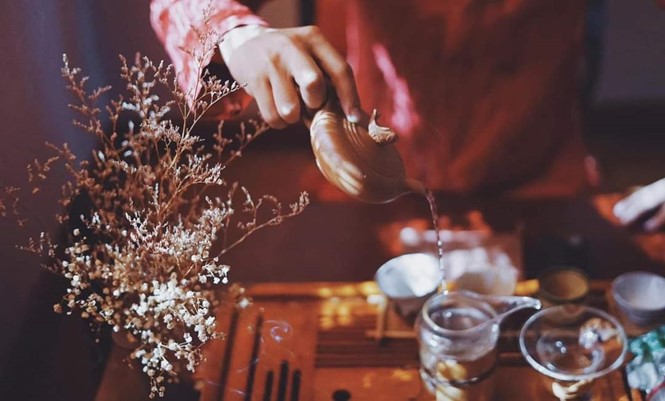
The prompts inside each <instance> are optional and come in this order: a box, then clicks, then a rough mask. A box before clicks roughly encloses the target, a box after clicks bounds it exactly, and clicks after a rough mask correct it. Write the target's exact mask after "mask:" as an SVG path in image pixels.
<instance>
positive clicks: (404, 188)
mask: <svg viewBox="0 0 665 401" xmlns="http://www.w3.org/2000/svg"><path fill="white" fill-rule="evenodd" d="M377 119H378V113H377V112H376V110H375V111H374V112H373V113H372V116H371V117H369V118H367V117H365V118H364V119H363V120H364V121H361V122H359V123H357V124H356V123H351V122H349V120H347V119H346V117H345V116H344V113H343V112H342V109H341V107H340V106H339V103H338V102H337V100H336V99H335V98H332V99H329V100H328V102H327V103H326V104H325V105H324V106H323V108H321V109H320V110H317V111H316V112H314V114H313V116H312V118H311V120H309V119H305V122H306V123H309V124H308V125H309V130H310V138H311V143H312V150H313V151H314V156H315V157H316V164H317V166H318V167H319V170H320V171H321V173H323V175H324V176H325V177H326V179H327V180H328V181H330V182H331V183H332V184H333V185H335V186H336V187H337V188H339V189H340V190H341V191H342V192H344V193H345V194H347V195H349V196H351V197H353V198H356V199H358V200H361V201H364V202H369V203H387V202H390V201H393V200H395V199H396V198H398V197H400V196H402V195H404V194H406V193H409V192H418V193H425V187H424V186H423V184H421V183H420V182H418V181H416V180H412V179H410V178H407V177H406V172H405V170H404V164H403V163H402V159H401V158H400V155H399V153H398V152H397V149H396V148H395V145H394V142H395V140H396V139H397V135H396V134H395V132H393V131H392V130H391V129H390V128H387V127H382V126H380V125H379V124H378V123H377Z"/></svg>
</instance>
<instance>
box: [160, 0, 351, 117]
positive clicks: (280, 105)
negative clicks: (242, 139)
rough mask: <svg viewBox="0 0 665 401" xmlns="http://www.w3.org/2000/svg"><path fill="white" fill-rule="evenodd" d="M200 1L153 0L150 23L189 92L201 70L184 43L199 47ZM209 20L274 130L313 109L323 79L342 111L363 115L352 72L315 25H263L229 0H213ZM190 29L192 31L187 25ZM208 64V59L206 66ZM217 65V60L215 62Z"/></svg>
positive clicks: (229, 60) (323, 92)
mask: <svg viewBox="0 0 665 401" xmlns="http://www.w3.org/2000/svg"><path fill="white" fill-rule="evenodd" d="M205 4H206V2H204V1H196V0H153V2H152V5H151V16H152V17H151V19H152V24H153V28H154V29H155V31H156V32H157V35H158V36H159V37H160V39H161V40H162V42H163V43H164V46H165V47H166V51H167V52H168V53H169V56H171V59H172V60H173V64H174V66H175V68H176V70H177V71H178V72H179V73H180V74H181V78H180V84H181V86H182V87H183V88H185V90H195V89H196V88H194V85H195V84H196V81H197V78H198V74H199V73H200V68H195V63H193V60H192V57H191V56H189V55H187V54H186V53H184V52H183V51H181V50H180V49H181V48H183V47H185V48H188V49H193V50H195V51H197V50H199V51H200V50H201V49H200V45H199V43H198V35H197V34H196V32H197V31H202V30H203V29H204V28H205V27H206V25H205V24H204V21H203V18H202V14H203V11H204V8H205ZM213 6H214V7H215V11H214V12H213V15H212V18H210V20H209V24H208V27H210V26H212V28H213V29H215V31H216V33H217V34H222V35H224V34H225V35H224V38H223V41H222V44H221V45H220V47H221V53H222V55H223V56H224V58H223V62H225V63H226V64H227V66H228V68H229V71H230V72H231V75H232V76H233V78H234V79H235V80H236V81H238V83H240V84H244V85H246V86H245V90H246V91H247V92H248V93H249V94H250V95H251V96H252V97H254V98H255V99H256V102H257V104H258V106H259V110H260V112H261V115H262V116H263V118H264V120H266V122H267V123H268V124H269V125H270V126H272V127H274V128H283V127H285V126H286V125H288V124H293V123H296V122H298V121H299V120H300V112H301V107H302V106H301V105H304V106H306V107H308V108H310V109H317V108H319V107H321V106H322V105H323V103H324V102H325V100H326V98H327V93H326V91H327V82H330V84H331V86H332V88H333V89H334V90H335V92H336V94H337V96H338V98H339V100H340V103H341V105H342V108H343V109H344V112H345V114H346V115H347V117H348V118H349V120H351V121H352V122H356V121H359V119H360V117H361V111H360V101H359V98H358V93H357V90H356V85H355V81H354V78H353V73H352V72H351V69H350V67H349V65H348V64H347V63H346V61H345V60H344V58H343V57H342V56H341V55H339V53H337V51H336V50H335V49H334V48H333V47H332V45H331V44H330V43H329V42H328V41H327V40H326V39H325V38H324V37H323V35H322V34H321V33H320V31H319V30H318V29H317V28H316V27H301V28H290V29H268V28H262V27H266V25H267V24H266V23H265V22H264V21H263V20H261V19H260V18H258V17H256V16H255V15H253V14H252V12H251V10H250V9H249V8H248V7H246V6H243V5H241V4H239V3H238V2H235V1H231V0H216V1H214V2H213ZM192 27H193V29H192ZM211 60H212V61H214V59H212V57H208V58H207V59H206V60H205V64H208V63H210V61H211ZM218 61H220V62H222V60H221V57H220V60H218Z"/></svg>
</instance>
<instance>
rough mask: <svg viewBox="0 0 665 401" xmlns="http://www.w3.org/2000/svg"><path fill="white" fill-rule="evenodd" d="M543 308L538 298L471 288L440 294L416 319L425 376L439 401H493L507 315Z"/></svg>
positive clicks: (433, 298)
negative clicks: (502, 327)
mask: <svg viewBox="0 0 665 401" xmlns="http://www.w3.org/2000/svg"><path fill="white" fill-rule="evenodd" d="M525 308H535V309H539V308H540V302H539V301H538V300H537V299H534V298H529V297H516V296H487V295H479V294H476V293H473V292H468V291H450V292H443V293H440V294H436V295H434V296H432V297H431V298H430V299H428V300H427V302H426V303H425V305H424V306H423V308H422V311H421V313H420V315H419V317H418V319H417V321H416V332H417V333H418V344H419V350H420V374H421V377H422V379H423V382H424V383H425V385H426V387H427V388H428V390H429V391H430V392H431V393H433V394H436V399H437V401H489V400H490V399H491V396H492V393H493V389H494V381H493V372H494V368H495V366H496V361H497V349H496V343H497V340H498V338H499V324H500V323H501V320H502V319H503V318H504V317H506V316H507V315H509V314H511V313H513V312H516V311H518V310H521V309H525Z"/></svg>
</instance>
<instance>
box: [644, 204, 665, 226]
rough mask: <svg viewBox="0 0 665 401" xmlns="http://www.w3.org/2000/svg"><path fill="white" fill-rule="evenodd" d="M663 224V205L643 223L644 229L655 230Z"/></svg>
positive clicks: (664, 223)
mask: <svg viewBox="0 0 665 401" xmlns="http://www.w3.org/2000/svg"><path fill="white" fill-rule="evenodd" d="M664 225H665V205H662V206H661V207H660V209H658V212H656V214H655V215H653V216H652V217H651V218H650V219H649V220H647V221H646V222H645V223H644V229H646V230H647V231H655V230H657V229H659V228H660V227H662V226H664Z"/></svg>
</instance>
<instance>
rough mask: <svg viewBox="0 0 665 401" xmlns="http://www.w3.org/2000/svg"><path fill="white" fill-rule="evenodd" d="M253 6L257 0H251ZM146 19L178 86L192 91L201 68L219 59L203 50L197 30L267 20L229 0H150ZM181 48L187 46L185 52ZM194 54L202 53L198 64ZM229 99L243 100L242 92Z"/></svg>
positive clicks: (217, 30)
mask: <svg viewBox="0 0 665 401" xmlns="http://www.w3.org/2000/svg"><path fill="white" fill-rule="evenodd" d="M251 3H253V4H252V5H253V6H254V7H256V6H257V5H258V3H259V2H258V1H252V2H251ZM209 6H211V8H212V10H211V11H212V13H211V14H210V16H209V19H208V21H204V13H205V10H206V8H208V7H209ZM150 22H151V24H152V27H153V29H154V31H155V33H156V34H157V37H158V38H159V40H160V41H161V42H162V44H163V45H164V49H165V50H166V52H167V54H168V55H169V57H170V58H171V61H172V63H173V66H174V67H175V69H176V71H177V72H178V81H179V84H180V87H181V88H182V89H183V91H185V92H186V93H192V94H195V93H196V92H197V90H198V88H197V87H196V84H197V82H198V79H199V77H200V74H201V73H202V69H203V68H204V67H207V66H208V65H209V64H210V63H211V62H213V63H220V64H221V63H223V61H222V59H221V57H220V55H219V53H218V52H210V51H208V52H206V50H207V49H204V48H203V44H202V43H201V42H200V40H199V33H200V32H206V31H209V30H211V29H212V30H214V31H215V34H216V35H218V36H220V37H221V36H223V35H224V34H225V33H227V32H229V31H230V30H232V29H234V28H237V27H239V26H242V25H261V26H267V23H266V22H265V21H263V20H262V19H261V18H259V17H257V16H256V15H254V14H253V12H252V9H250V7H248V6H245V5H243V4H241V3H239V2H237V1H233V0H213V1H201V0H152V1H151V3H150ZM182 49H188V50H189V51H190V52H185V51H183V50H182ZM194 54H201V55H204V57H203V60H202V61H203V63H202V65H200V64H198V63H197V60H196V59H195V57H194V56H193V55H194ZM236 95H238V94H235V95H234V96H233V97H235V98H236V99H225V100H230V101H232V102H234V103H240V104H242V105H246V104H247V100H248V99H243V97H245V98H246V96H242V95H241V96H240V98H238V96H236ZM228 114H232V113H224V112H222V115H221V116H220V117H222V118H226V117H230V115H228Z"/></svg>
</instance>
